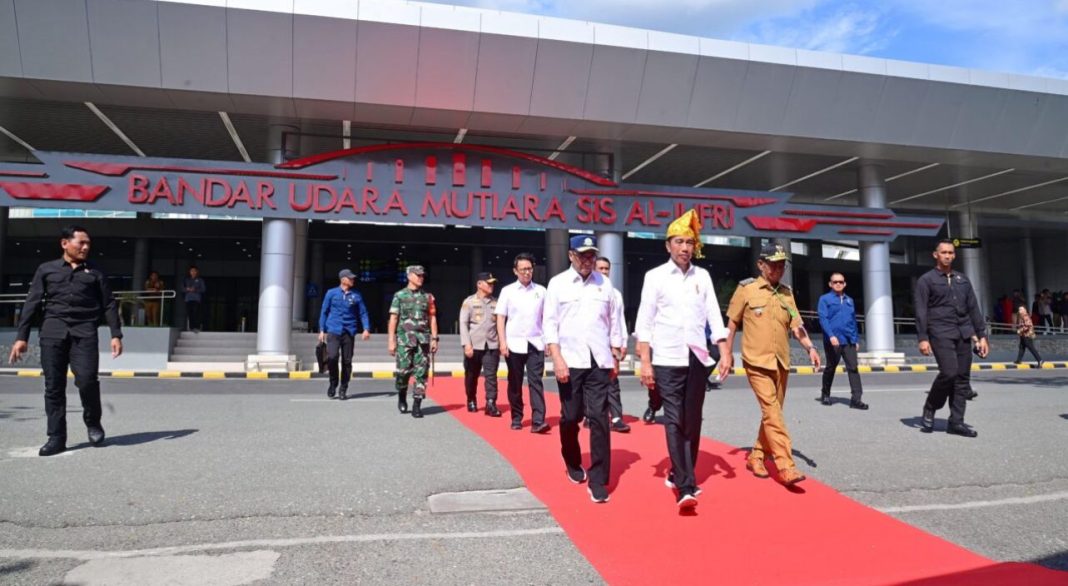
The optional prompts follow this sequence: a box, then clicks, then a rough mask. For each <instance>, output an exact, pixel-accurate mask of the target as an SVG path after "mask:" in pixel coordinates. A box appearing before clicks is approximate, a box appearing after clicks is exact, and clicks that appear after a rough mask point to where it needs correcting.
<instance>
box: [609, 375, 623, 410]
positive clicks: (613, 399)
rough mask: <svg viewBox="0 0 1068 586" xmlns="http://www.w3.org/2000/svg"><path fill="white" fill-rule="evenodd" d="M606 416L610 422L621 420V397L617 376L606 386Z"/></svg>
mask: <svg viewBox="0 0 1068 586" xmlns="http://www.w3.org/2000/svg"><path fill="white" fill-rule="evenodd" d="M608 414H609V415H611V420H612V421H615V420H616V419H622V418H623V397H622V395H620V389H619V377H618V376H617V377H616V378H614V379H612V381H611V382H610V383H609V385H608Z"/></svg>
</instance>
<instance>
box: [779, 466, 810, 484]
mask: <svg viewBox="0 0 1068 586" xmlns="http://www.w3.org/2000/svg"><path fill="white" fill-rule="evenodd" d="M804 479H805V475H804V474H801V472H800V471H799V470H798V469H797V468H787V469H786V470H783V471H782V472H780V473H779V481H780V482H782V483H783V484H785V485H786V486H793V485H795V484H797V483H798V482H801V481H802V480H804Z"/></svg>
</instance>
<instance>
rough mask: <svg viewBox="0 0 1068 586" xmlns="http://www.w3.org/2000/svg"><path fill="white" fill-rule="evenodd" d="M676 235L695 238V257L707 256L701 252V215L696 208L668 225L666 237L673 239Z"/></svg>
mask: <svg viewBox="0 0 1068 586" xmlns="http://www.w3.org/2000/svg"><path fill="white" fill-rule="evenodd" d="M676 236H682V237H685V238H693V241H694V247H693V257H694V258H704V257H705V256H704V255H703V254H701V246H702V244H701V217H700V216H698V215H697V211H696V210H689V211H688V212H686V213H685V214H682V215H681V216H679V217H678V218H676V219H675V221H674V222H672V223H671V224H670V225H669V226H668V229H667V236H666V238H667V239H668V240H671V239H672V238H674V237H676Z"/></svg>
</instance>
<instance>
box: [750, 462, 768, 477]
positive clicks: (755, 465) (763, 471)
mask: <svg viewBox="0 0 1068 586" xmlns="http://www.w3.org/2000/svg"><path fill="white" fill-rule="evenodd" d="M745 469H746V470H748V471H750V472H752V473H753V476H756V477H757V478H767V477H768V476H770V475H769V474H768V469H767V468H766V467H765V466H764V460H763V459H762V458H749V459H748V460H746V462H745Z"/></svg>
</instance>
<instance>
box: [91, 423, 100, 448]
mask: <svg viewBox="0 0 1068 586" xmlns="http://www.w3.org/2000/svg"><path fill="white" fill-rule="evenodd" d="M88 427H89V430H88V431H89V443H90V444H92V445H93V446H94V447H99V446H101V445H103V443H104V428H103V427H101V426H100V424H99V423H98V424H96V425H90V426H88Z"/></svg>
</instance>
